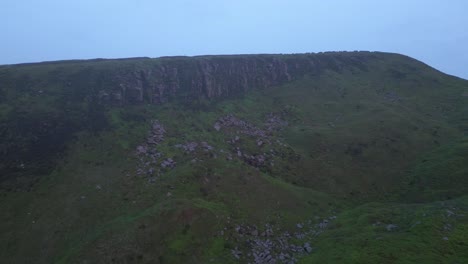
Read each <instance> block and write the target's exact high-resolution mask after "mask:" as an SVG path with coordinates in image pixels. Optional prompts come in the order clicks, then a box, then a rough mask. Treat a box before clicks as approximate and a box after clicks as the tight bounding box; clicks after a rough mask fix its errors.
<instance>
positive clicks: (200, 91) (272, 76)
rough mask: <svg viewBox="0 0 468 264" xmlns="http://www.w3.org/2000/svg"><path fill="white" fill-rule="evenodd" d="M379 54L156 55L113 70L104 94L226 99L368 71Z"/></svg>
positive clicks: (160, 99)
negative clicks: (323, 75)
mask: <svg viewBox="0 0 468 264" xmlns="http://www.w3.org/2000/svg"><path fill="white" fill-rule="evenodd" d="M375 57H376V54H374V53H370V52H359V53H324V54H300V55H252V56H242V55H236V56H204V57H189V58H186V57H174V58H160V59H152V60H148V61H147V63H144V64H140V65H133V66H131V67H129V68H127V69H123V68H122V69H118V70H117V71H114V72H112V73H110V78H109V79H110V81H109V82H108V83H107V84H106V85H105V86H106V87H107V88H104V89H100V90H99V92H98V97H99V101H101V102H107V103H112V104H119V105H124V104H129V103H143V102H146V103H152V104H159V103H164V102H166V101H168V100H170V99H171V98H179V99H185V100H193V99H197V98H207V99H214V98H223V97H229V96H232V95H236V94H242V93H244V92H246V91H248V90H250V89H264V88H268V87H271V86H275V85H279V84H282V83H285V82H288V81H291V80H293V79H295V78H299V77H302V76H304V75H305V74H311V75H314V74H319V73H320V72H323V71H326V70H333V71H341V70H343V69H344V68H350V69H351V68H352V69H360V70H366V66H365V62H366V61H367V60H369V59H373V58H375ZM129 66H130V65H129ZM95 83H99V82H98V81H95Z"/></svg>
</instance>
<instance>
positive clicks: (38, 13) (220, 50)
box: [0, 0, 468, 78]
mask: <svg viewBox="0 0 468 264" xmlns="http://www.w3.org/2000/svg"><path fill="white" fill-rule="evenodd" d="M0 21H1V23H0V29H1V31H0V34H1V38H0V64H11V63H21V62H36V61H48V60H63V59H89V58H120V57H137V56H148V57H158V56H171V55H201V54H239V53H242V54H245V53H302V52H319V51H333V50H349V51H351V50H378V51H389V52H398V53H403V54H406V55H409V56H411V57H414V58H417V59H419V60H422V61H424V62H426V63H428V64H429V65H431V66H434V67H436V68H437V69H440V70H442V71H444V72H447V73H450V74H453V75H457V76H461V77H464V78H468V1H467V0H392V1H390V0H382V1H377V0H361V1H360V0H354V1H353V0H283V1H279V0H233V1H222V0H165V1H159V0H0Z"/></svg>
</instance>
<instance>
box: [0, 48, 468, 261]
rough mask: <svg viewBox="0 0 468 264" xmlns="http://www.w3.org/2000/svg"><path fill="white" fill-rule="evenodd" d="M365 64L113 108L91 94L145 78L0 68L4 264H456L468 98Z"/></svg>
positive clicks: (458, 90)
mask: <svg viewBox="0 0 468 264" xmlns="http://www.w3.org/2000/svg"><path fill="white" fill-rule="evenodd" d="M320 56H325V58H327V60H334V59H335V57H334V56H336V54H330V55H327V54H323V55H320ZM326 56H330V57H326ZM345 56H350V57H352V56H355V57H353V58H354V59H353V60H352V61H356V60H358V59H359V54H357V55H356V54H354V55H353V53H351V55H345ZM176 59H177V60H180V61H181V62H180V63H183V62H184V60H190V58H176ZM363 61H365V62H363V63H359V64H353V63H349V64H343V65H342V66H340V67H332V68H326V69H324V70H321V71H320V72H311V73H307V74H305V75H304V76H300V77H297V78H294V79H292V80H291V81H289V82H286V83H284V84H281V85H276V86H273V87H267V88H266V87H257V88H256V87H253V88H256V89H252V90H250V91H247V92H245V93H238V94H233V95H232V96H229V97H226V98H222V99H220V98H218V99H209V98H198V99H196V100H192V101H189V102H187V100H185V99H184V98H182V97H180V98H178V97H175V98H172V100H170V101H169V102H167V103H165V104H159V105H154V104H144V103H141V104H129V105H125V106H120V105H112V104H104V103H102V102H100V101H99V100H98V99H97V98H96V97H94V96H91V95H93V94H94V95H95V94H97V93H98V90H99V89H100V88H98V87H99V85H101V84H99V83H95V82H93V81H91V80H95V79H93V78H91V77H90V76H91V75H96V74H102V75H103V77H102V78H98V79H100V80H102V85H104V84H105V83H106V82H105V79H106V77H105V76H106V74H105V73H106V72H107V71H125V70H126V69H134V67H145V64H147V63H158V62H157V61H156V62H154V61H152V60H149V59H133V60H116V61H85V62H66V63H65V62H58V63H49V64H37V65H36V64H34V65H22V66H10V67H3V68H1V67H0V80H1V85H0V96H1V97H0V120H1V122H0V135H1V139H0V151H1V152H0V154H1V157H2V160H1V162H0V172H1V174H0V186H1V188H0V210H1V211H2V214H1V216H0V219H1V221H0V223H1V224H0V259H1V260H2V262H4V263H272V262H271V261H273V260H274V261H276V263H316V262H324V263H415V262H417V263H464V262H467V261H468V255H467V253H466V252H468V245H467V244H466V243H467V241H468V229H467V227H468V196H467V188H468V182H467V181H468V180H467V179H468V165H467V164H468V152H467V150H468V145H467V136H468V134H467V132H468V126H467V124H468V120H467V116H468V97H466V96H463V95H464V94H466V92H467V91H468V81H465V80H462V79H458V78H456V77H452V76H448V75H445V74H442V73H440V72H438V71H436V70H434V69H432V68H430V67H428V66H427V65H424V64H422V63H420V62H418V61H415V60H413V59H410V58H407V57H404V56H401V55H396V54H385V53H377V54H376V56H375V58H374V59H371V60H363ZM85 69H87V70H85ZM103 69H104V70H103ZM70 76H73V78H74V79H73V85H71V86H67V85H66V83H67V82H63V81H57V80H60V78H63V79H64V80H69V79H70V78H71V77H70ZM63 83H65V85H63Z"/></svg>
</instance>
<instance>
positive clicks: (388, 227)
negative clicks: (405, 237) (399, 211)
mask: <svg viewBox="0 0 468 264" xmlns="http://www.w3.org/2000/svg"><path fill="white" fill-rule="evenodd" d="M397 228H398V226H397V225H394V224H388V225H387V226H386V227H385V229H387V231H389V232H391V231H394V230H396V229H397Z"/></svg>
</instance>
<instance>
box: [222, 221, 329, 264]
mask: <svg viewBox="0 0 468 264" xmlns="http://www.w3.org/2000/svg"><path fill="white" fill-rule="evenodd" d="M335 219H336V216H330V217H326V218H322V219H321V218H319V217H317V218H316V219H314V220H312V219H310V220H307V221H305V222H304V223H297V224H296V226H295V230H294V231H292V232H291V231H284V230H282V229H281V228H279V227H276V228H275V227H274V226H273V225H271V224H265V225H264V226H263V227H262V228H258V227H257V226H252V225H245V224H241V225H234V226H230V227H225V228H224V230H222V231H220V232H219V236H222V237H225V238H226V239H227V240H230V241H233V242H234V243H235V245H236V246H235V247H234V249H231V254H232V256H233V258H235V259H237V260H242V261H245V262H246V263H252V264H270V263H286V264H294V263H297V261H298V258H300V257H301V256H303V255H306V254H310V253H312V252H313V251H314V247H313V246H312V242H311V241H312V240H313V239H314V238H315V237H316V236H318V235H320V234H322V233H323V232H325V231H326V230H327V228H328V226H329V224H330V223H331V222H332V221H333V220H335Z"/></svg>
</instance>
